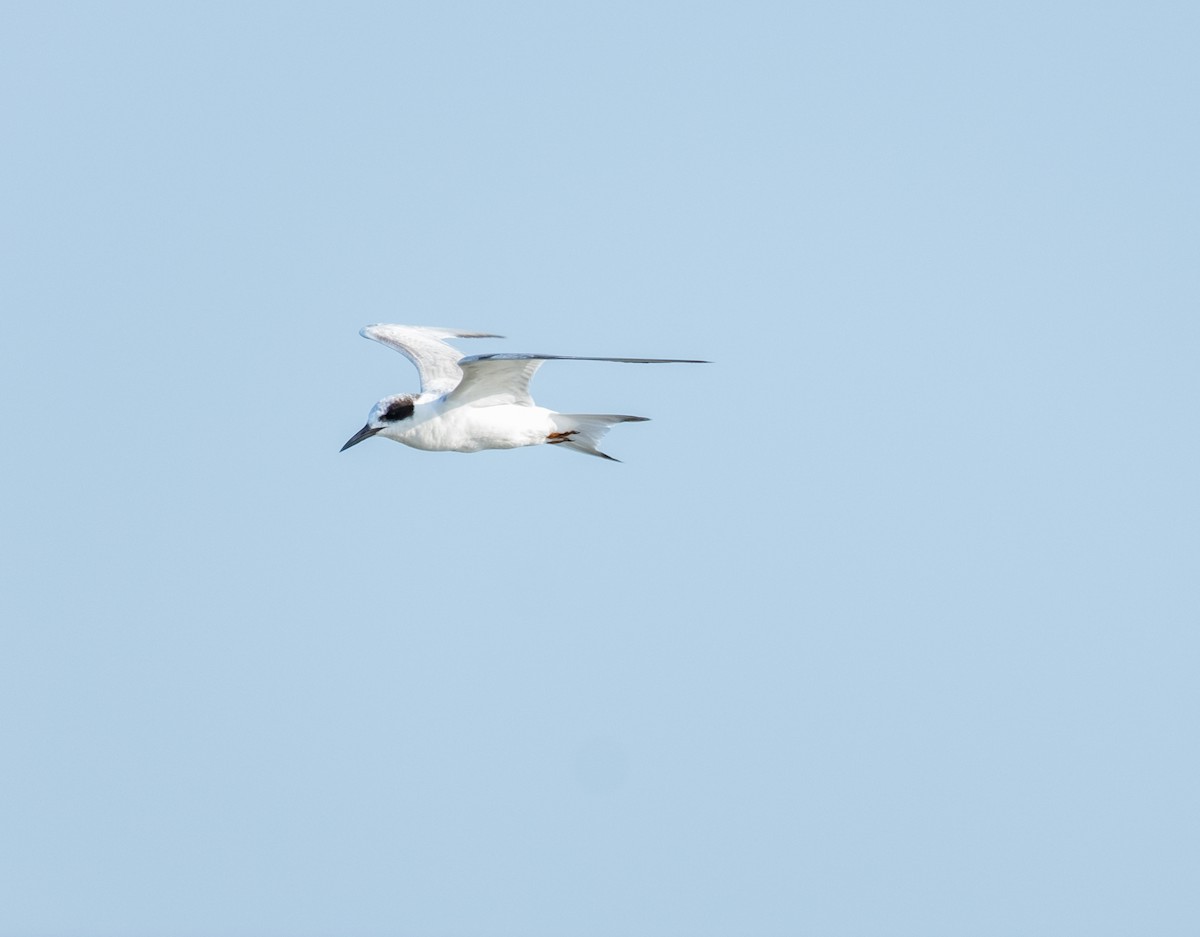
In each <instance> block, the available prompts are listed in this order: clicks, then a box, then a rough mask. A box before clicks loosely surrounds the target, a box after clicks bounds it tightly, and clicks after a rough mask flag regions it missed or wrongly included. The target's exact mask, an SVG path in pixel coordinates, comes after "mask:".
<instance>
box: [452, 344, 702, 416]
mask: <svg viewBox="0 0 1200 937" xmlns="http://www.w3.org/2000/svg"><path fill="white" fill-rule="evenodd" d="M543 361H619V362H624V363H625V364H708V362H707V361H693V360H691V359H684V358H581V357H577V356H575V355H507V354H500V355H471V356H470V357H469V358H463V359H462V360H461V361H459V362H458V365H457V366H458V368H459V369H460V370H461V372H462V380H461V381H460V382H459V384H458V386H457V387H456V388H455V389H454V391H453V393H451V394H450V395H449V397H447V399H446V402H447V403H453V404H454V405H455V406H462V405H464V404H472V405H474V406H481V407H491V406H496V405H497V404H503V403H509V404H517V405H518V406H523V407H532V406H533V398H532V397H530V396H529V381H530V379H531V378H532V377H533V375H534V372H535V371H537V369H538V368H539V367H541V365H542V362H543Z"/></svg>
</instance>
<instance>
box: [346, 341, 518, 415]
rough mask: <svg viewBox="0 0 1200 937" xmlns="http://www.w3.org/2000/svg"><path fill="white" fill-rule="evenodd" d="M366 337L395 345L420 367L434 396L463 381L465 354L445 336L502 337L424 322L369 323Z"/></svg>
mask: <svg viewBox="0 0 1200 937" xmlns="http://www.w3.org/2000/svg"><path fill="white" fill-rule="evenodd" d="M359 334H360V335H362V336H363V338H369V339H371V340H372V341H376V342H379V343H380V344H382V345H387V346H388V347H389V348H394V349H395V350H396V351H398V352H400V354H402V355H404V357H406V358H407V359H408V360H409V361H411V362H412V363H413V364H415V365H416V366H417V373H419V374H420V376H421V392H422V394H427V395H429V396H432V397H441V396H443V395H444V394H448V393H450V391H452V390H454V388H455V387H457V386H458V384H459V382H460V381H461V380H462V369H461V368H459V366H458V360H459V358H460V357H461V355H462V353H461V352H460V351H459V350H458V349H457V348H453V347H451V346H450V345H447V344H446V342H444V341H443V339H447V338H502V337H503V336H500V335H492V334H491V333H490V332H466V331H463V330H462V329H441V328H433V327H431V326H423V325H389V324H383V323H381V324H379V325H368V326H367V327H366V328H364V329H363V330H362V331H361V332H359Z"/></svg>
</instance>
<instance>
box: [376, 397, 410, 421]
mask: <svg viewBox="0 0 1200 937" xmlns="http://www.w3.org/2000/svg"><path fill="white" fill-rule="evenodd" d="M412 415H413V405H412V403H411V402H409V401H407V400H394V401H392V402H391V403H389V404H388V408H387V409H386V410H384V411H383V416H381V417H380V419H382V420H383V421H384V422H385V423H398V422H399V421H400V420H407V419H408V418H409V417H410V416H412Z"/></svg>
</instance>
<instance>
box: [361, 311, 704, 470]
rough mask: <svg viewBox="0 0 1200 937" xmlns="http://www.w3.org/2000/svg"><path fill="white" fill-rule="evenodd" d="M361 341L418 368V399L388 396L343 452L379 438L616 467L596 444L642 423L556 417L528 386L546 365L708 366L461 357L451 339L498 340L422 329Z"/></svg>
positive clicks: (596, 416)
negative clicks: (527, 451)
mask: <svg viewBox="0 0 1200 937" xmlns="http://www.w3.org/2000/svg"><path fill="white" fill-rule="evenodd" d="M359 334H360V335H362V336H363V337H364V338H369V339H371V340H372V341H376V342H379V343H380V344H383V345H387V346H388V347H389V348H394V349H395V350H396V351H398V352H400V354H402V355H404V357H406V358H408V360H409V361H411V362H412V363H413V364H415V365H416V366H417V371H418V373H419V374H420V377H421V392H420V393H419V394H393V395H392V396H390V397H384V398H383V399H382V400H380V401H379V402H378V403H377V404H375V406H374V407H372V408H371V413H370V416H368V417H367V423H366V425H365V426H364V427H363V428H362V429H360V430H359V431H358V432H357V433H355V434H354V435H353V436H351V437H350V438H349V439H348V440H347V441H346V445H344V446H342V451H343V452H345V451H346V450H347V449H349V448H350V447H351V446H357V445H358V444H359V443H360V442H362V441H363V440H364V439H370V438H371V437H372V436H383V437H384V438H385V439H394V440H395V441H396V442H402V443H404V445H406V446H412V447H413V448H414V449H425V450H429V451H434V452H479V451H480V450H481V449H516V448H518V447H520V446H540V445H544V444H549V445H554V446H562V447H563V448H566V449H573V450H575V451H576V452H584V453H587V454H588V455H594V456H599V457H600V458H602V459H608V460H610V461H612V462H617V461H620V460H618V459H614V458H613V457H612V456H610V455H608V454H606V453H603V452H601V451H600V450H599V449H598V448H597V444H598V443H599V442H600V440H601V439H602V438H603V437H604V435H605V434H606V433H607V432H608V431H609V429H611V428H612V427H613V426H615V425H616V424H618V423H634V422H642V421H645V420H646V419H648V417H644V416H625V415H622V414H614V413H556V412H555V411H553V410H547V409H546V408H545V407H539V406H537V404H535V403H534V402H533V398H532V397H530V396H529V381H530V378H532V377H533V375H534V372H535V371H537V369H538V368H539V367H541V365H542V362H543V361H619V362H625V363H628V364H708V362H706V361H696V360H694V359H690V358H689V359H684V358H581V357H576V356H574V355H522V354H494V355H470V356H469V357H466V358H463V357H460V352H459V351H458V349H456V348H454V347H452V346H451V345H448V344H447V343H446V342H445V341H444V340H445V339H448V338H502V337H503V336H500V335H492V334H490V333H487V332H464V331H461V330H459V329H439V328H431V327H429V326H420V325H368V326H367V327H366V328H364V329H363V330H362V331H361V332H359Z"/></svg>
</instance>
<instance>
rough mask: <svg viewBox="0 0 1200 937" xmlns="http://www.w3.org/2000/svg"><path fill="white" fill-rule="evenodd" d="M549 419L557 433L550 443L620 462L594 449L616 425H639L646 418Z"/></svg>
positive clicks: (591, 415)
mask: <svg viewBox="0 0 1200 937" xmlns="http://www.w3.org/2000/svg"><path fill="white" fill-rule="evenodd" d="M551 419H553V420H554V426H555V429H556V430H557V432H555V433H552V434H551V436H550V439H549V440H547V441H548V442H551V443H556V444H558V445H561V446H563V447H565V448H567V449H574V450H575V451H576V452H584V453H587V454H588V455H595V456H599V457H600V458H602V459H608V460H609V461H610V462H620V461H621V460H620V459H614V458H613V457H612V456H610V455H608V454H607V453H604V452H601V451H600V450H599V449H597V448H596V446H597V444H598V443H599V442H600V440H601V439H603V438H604V436H605V434H607V433H608V431H609V430H610V429H612V428H613V427H614V426H616V425H617V424H618V423H641V422H644V421H645V420H648V419H650V418H649V417H647V416H621V415H619V414H615V413H555V414H554V415H553V416H552V417H551Z"/></svg>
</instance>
